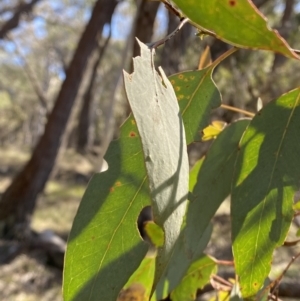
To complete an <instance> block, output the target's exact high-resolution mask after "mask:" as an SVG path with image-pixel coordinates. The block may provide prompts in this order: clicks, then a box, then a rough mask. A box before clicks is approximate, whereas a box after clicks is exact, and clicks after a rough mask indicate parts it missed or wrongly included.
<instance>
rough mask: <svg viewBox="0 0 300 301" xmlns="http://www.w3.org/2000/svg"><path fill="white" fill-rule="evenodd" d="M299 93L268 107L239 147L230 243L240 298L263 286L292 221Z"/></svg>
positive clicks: (299, 147)
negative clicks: (240, 292)
mask: <svg viewBox="0 0 300 301" xmlns="http://www.w3.org/2000/svg"><path fill="white" fill-rule="evenodd" d="M299 124H300V89H299V88H298V89H296V90H293V91H291V92H289V93H287V94H284V95H283V96H281V97H280V98H279V99H277V100H276V101H273V102H271V103H269V104H268V105H266V106H265V107H264V108H263V109H262V110H261V111H260V112H259V113H258V114H257V115H256V116H255V117H254V119H253V120H252V121H251V123H250V125H249V127H248V128H247V130H246V132H245V134H244V136H243V138H242V141H241V143H240V152H239V155H238V159H237V164H236V167H235V173H234V184H233V187H234V188H233V191H232V207H231V213H232V239H233V252H234V259H235V267H236V272H237V274H238V276H239V278H240V285H241V291H242V294H243V297H251V296H253V295H255V293H256V292H257V291H258V290H259V289H260V288H261V287H262V285H263V283H264V280H265V279H266V277H267V276H268V273H269V271H270V268H271V260H272V253H273V251H274V249H275V248H276V247H277V246H280V245H282V244H283V242H284V240H285V237H286V235H287V232H288V230H289V227H290V224H291V221H292V218H293V208H292V205H293V197H294V194H295V192H296V191H297V190H298V189H299V179H300V168H299V166H300V159H299V153H300V143H299V141H298V137H299V129H300V128H299Z"/></svg>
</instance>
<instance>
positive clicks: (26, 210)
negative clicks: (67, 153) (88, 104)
mask: <svg viewBox="0 0 300 301" xmlns="http://www.w3.org/2000/svg"><path fill="white" fill-rule="evenodd" d="M117 3H118V1H117V0H98V1H97V2H96V3H95V6H94V9H93V12H92V15H91V18H90V21H89V22H88V24H87V26H86V28H85V30H84V32H83V34H82V36H81V38H80V40H79V43H78V46H77V49H76V51H75V53H74V56H73V59H72V61H71V63H70V65H69V68H68V69H67V72H66V79H65V80H64V82H63V84H62V86H61V90H60V92H59V94H58V96H57V99H56V102H55V105H54V108H53V111H52V112H51V114H50V116H49V119H48V122H47V124H46V127H45V132H44V134H43V136H42V137H41V139H40V141H39V142H38V144H37V146H36V147H35V149H34V151H33V154H32V157H31V159H30V160H29V162H28V163H27V164H26V165H25V167H24V168H23V170H22V171H21V172H20V173H19V174H18V175H17V176H16V178H15V179H14V180H13V182H12V183H11V185H10V186H9V187H8V189H7V190H6V191H5V192H4V194H3V196H2V199H1V201H0V221H1V223H0V229H1V230H2V233H0V234H1V235H2V236H5V237H16V238H20V237H22V236H25V237H26V234H27V233H29V229H30V228H29V226H30V220H31V215H32V213H33V211H34V208H35V205H36V199H37V196H38V194H39V193H40V192H42V191H43V189H44V186H45V184H46V182H47V180H48V178H49V175H50V173H51V171H52V168H53V166H54V164H55V161H56V157H57V154H58V151H59V147H60V144H61V140H62V137H63V134H64V130H65V128H66V125H67V122H68V119H69V116H70V113H71V109H72V106H73V103H74V101H75V98H76V95H77V92H78V89H79V86H80V82H81V79H82V76H83V74H84V71H85V68H86V65H87V61H88V58H89V57H90V55H91V53H92V52H93V50H94V49H95V48H96V46H97V36H98V35H99V34H101V33H102V29H103V26H104V25H105V24H106V23H107V22H109V20H110V17H111V15H112V14H113V11H114V9H115V7H116V5H117Z"/></svg>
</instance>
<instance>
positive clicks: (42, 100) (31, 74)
mask: <svg viewBox="0 0 300 301" xmlns="http://www.w3.org/2000/svg"><path fill="white" fill-rule="evenodd" d="M10 41H11V42H13V43H14V45H15V47H16V52H17V54H18V55H19V56H20V57H21V58H22V60H23V61H24V65H23V66H22V67H23V69H24V72H25V74H26V75H27V77H28V79H29V81H30V83H31V85H32V88H33V90H34V92H35V93H36V95H37V97H38V99H39V101H40V103H41V105H42V107H43V108H44V109H45V111H46V113H47V114H48V113H49V111H48V105H47V103H48V100H47V97H46V95H45V93H44V91H43V89H42V88H41V86H40V84H39V82H38V78H37V76H36V74H35V73H34V72H33V70H32V69H31V67H30V65H29V64H28V63H27V60H26V57H25V56H24V55H23V53H22V52H21V50H20V47H19V45H18V43H17V42H16V41H14V40H12V39H10Z"/></svg>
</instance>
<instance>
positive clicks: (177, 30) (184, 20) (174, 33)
mask: <svg viewBox="0 0 300 301" xmlns="http://www.w3.org/2000/svg"><path fill="white" fill-rule="evenodd" d="M188 22H189V19H187V18H184V19H182V20H181V21H180V23H179V25H178V26H177V27H176V28H175V30H174V31H173V32H171V33H170V34H169V35H167V36H166V37H165V38H162V39H160V40H158V41H156V42H153V43H149V44H147V45H148V47H149V48H152V49H155V48H157V47H158V46H160V45H163V44H164V43H166V42H167V41H168V40H170V39H172V38H173V37H174V36H175V35H176V34H177V33H178V32H179V31H180V30H181V28H182V27H183V26H184V24H186V23H188Z"/></svg>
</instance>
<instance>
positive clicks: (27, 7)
mask: <svg viewBox="0 0 300 301" xmlns="http://www.w3.org/2000/svg"><path fill="white" fill-rule="evenodd" d="M39 1H40V0H32V1H31V2H30V3H22V4H20V5H18V6H17V7H16V8H15V12H14V14H13V16H12V17H11V18H10V19H9V20H8V21H7V22H5V23H4V24H3V26H2V28H1V29H0V39H4V38H5V37H6V35H7V34H8V32H9V31H10V30H12V29H14V28H16V27H18V25H19V22H20V18H21V15H22V14H25V13H27V14H28V13H29V12H31V11H32V9H33V7H34V5H35V4H36V3H37V2H39Z"/></svg>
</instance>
